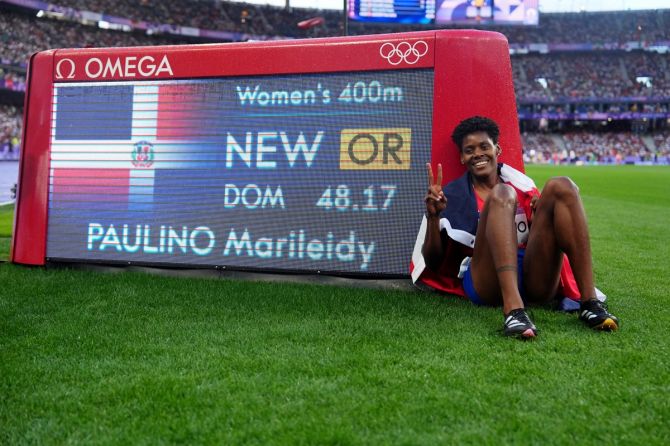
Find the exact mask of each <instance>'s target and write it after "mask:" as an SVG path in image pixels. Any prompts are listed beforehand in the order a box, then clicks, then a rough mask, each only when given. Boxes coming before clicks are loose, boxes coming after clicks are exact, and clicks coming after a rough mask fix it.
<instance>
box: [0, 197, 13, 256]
mask: <svg viewBox="0 0 670 446" xmlns="http://www.w3.org/2000/svg"><path fill="white" fill-rule="evenodd" d="M13 222H14V205H13V204H8V205H4V206H0V260H8V259H9V244H10V242H11V240H12V224H13Z"/></svg>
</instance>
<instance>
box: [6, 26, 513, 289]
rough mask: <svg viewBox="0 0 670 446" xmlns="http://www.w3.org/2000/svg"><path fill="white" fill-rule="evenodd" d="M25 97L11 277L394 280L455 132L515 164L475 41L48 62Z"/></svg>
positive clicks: (505, 75) (449, 158)
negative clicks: (431, 176) (28, 268)
mask: <svg viewBox="0 0 670 446" xmlns="http://www.w3.org/2000/svg"><path fill="white" fill-rule="evenodd" d="M463 70H465V72H466V73H465V74H467V73H470V75H468V76H465V77H463V74H464V73H463ZM482 70H483V71H482ZM27 95H28V97H27V106H26V116H25V123H26V125H25V133H24V138H23V141H24V143H23V144H24V147H23V151H22V157H23V158H22V160H21V170H20V179H19V184H20V189H19V200H18V204H17V213H16V221H15V231H14V234H15V237H14V240H13V244H12V254H11V256H12V260H13V261H14V262H17V263H26V264H38V265H39V264H45V263H47V262H78V263H81V262H94V263H108V264H140V265H162V266H179V267H216V268H227V269H241V270H262V271H285V272H311V273H323V274H336V275H353V276H369V277H403V276H407V274H408V264H409V259H410V256H411V252H412V248H413V245H414V241H415V237H416V233H417V231H418V228H419V224H420V222H421V218H422V215H423V212H424V204H423V195H424V194H425V190H426V182H427V179H426V174H425V164H426V163H428V162H433V163H436V162H442V163H443V164H444V165H445V172H446V179H447V180H449V179H452V178H454V177H456V176H457V175H458V174H460V173H461V171H462V166H460V164H459V163H458V162H457V160H458V151H457V149H456V148H455V147H454V146H453V144H452V143H451V142H450V141H449V138H448V137H449V134H450V132H451V130H452V129H453V127H454V126H455V125H456V123H457V122H458V121H460V119H463V118H465V117H467V116H470V115H472V114H485V115H487V116H491V117H492V118H494V119H496V120H498V121H499V122H500V124H501V127H502V128H503V135H505V136H504V137H505V138H507V140H506V141H503V144H504V145H505V146H506V150H505V154H506V156H507V157H508V158H507V159H506V162H508V163H510V164H512V165H516V167H520V164H521V153H520V142H519V136H518V128H517V125H516V109H515V105H514V95H513V89H512V83H511V68H510V63H509V53H508V49H507V42H506V40H505V39H504V37H502V36H501V35H499V34H497V33H490V32H481V31H457V32H454V31H438V32H436V31H431V32H420V33H409V34H401V35H383V36H363V37H354V38H333V39H318V40H316V39H315V40H308V41H293V42H272V43H265V42H264V43H244V44H217V45H192V46H183V47H147V48H125V49H87V50H55V51H49V52H44V53H39V54H37V55H35V56H33V58H32V60H31V65H30V72H29V86H28V93H27Z"/></svg>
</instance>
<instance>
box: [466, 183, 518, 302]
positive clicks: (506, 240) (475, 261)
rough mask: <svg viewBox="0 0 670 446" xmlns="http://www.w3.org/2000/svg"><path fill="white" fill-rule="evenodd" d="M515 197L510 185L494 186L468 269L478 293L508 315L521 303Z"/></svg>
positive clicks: (481, 220) (480, 222)
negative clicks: (500, 307)
mask: <svg viewBox="0 0 670 446" xmlns="http://www.w3.org/2000/svg"><path fill="white" fill-rule="evenodd" d="M516 208H517V197H516V192H515V190H514V189H513V188H512V187H511V186H507V185H505V184H498V185H496V186H495V187H494V188H493V190H492V191H491V194H490V195H489V197H488V198H487V200H486V203H485V204H484V209H483V211H482V213H481V215H480V218H479V226H478V227H477V239H476V240H477V241H476V243H475V249H474V253H473V255H472V263H471V264H470V272H471V274H472V281H473V283H474V286H475V290H476V291H477V294H479V296H480V297H481V298H482V300H483V301H484V302H486V303H487V304H491V305H499V304H500V303H502V305H503V312H504V313H505V314H508V313H509V312H510V311H511V310H514V309H516V308H523V307H524V304H523V301H522V300H521V295H520V294H519V288H518V279H517V246H518V243H517V236H516V224H515V222H514V217H515V215H516Z"/></svg>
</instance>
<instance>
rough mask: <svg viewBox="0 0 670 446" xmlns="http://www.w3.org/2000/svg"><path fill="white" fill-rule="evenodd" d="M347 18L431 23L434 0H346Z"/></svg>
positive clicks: (366, 20)
mask: <svg viewBox="0 0 670 446" xmlns="http://www.w3.org/2000/svg"><path fill="white" fill-rule="evenodd" d="M348 2H349V4H348V14H349V18H350V19H352V20H356V21H361V22H396V23H426V24H427V23H433V20H434V19H435V0H348Z"/></svg>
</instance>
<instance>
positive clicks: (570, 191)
mask: <svg viewBox="0 0 670 446" xmlns="http://www.w3.org/2000/svg"><path fill="white" fill-rule="evenodd" d="M545 194H547V195H552V196H555V197H556V198H559V199H574V198H579V187H577V185H576V184H575V182H574V181H572V180H571V179H570V178H568V177H554V178H551V179H550V180H549V181H547V183H546V184H545V186H544V189H542V195H545Z"/></svg>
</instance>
